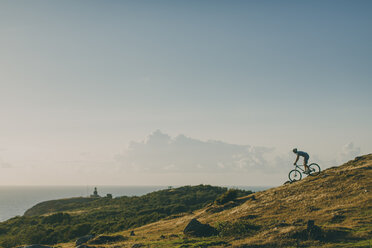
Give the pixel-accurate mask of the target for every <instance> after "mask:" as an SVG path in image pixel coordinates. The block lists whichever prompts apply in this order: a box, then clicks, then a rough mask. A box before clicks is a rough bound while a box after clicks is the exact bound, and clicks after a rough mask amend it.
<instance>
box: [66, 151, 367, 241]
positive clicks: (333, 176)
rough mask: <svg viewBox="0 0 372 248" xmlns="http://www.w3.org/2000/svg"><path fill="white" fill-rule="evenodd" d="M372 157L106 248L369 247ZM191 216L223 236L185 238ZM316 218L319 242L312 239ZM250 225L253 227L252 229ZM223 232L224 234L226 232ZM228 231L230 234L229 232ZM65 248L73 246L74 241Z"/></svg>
mask: <svg viewBox="0 0 372 248" xmlns="http://www.w3.org/2000/svg"><path fill="white" fill-rule="evenodd" d="M371 169H372V154H369V155H365V156H361V157H357V158H355V159H354V160H352V161H349V162H347V163H345V164H344V165H342V166H339V167H333V168H329V169H327V170H325V171H323V172H322V173H321V174H320V175H319V176H317V177H307V178H305V179H303V180H301V181H299V182H295V183H292V184H287V185H283V186H280V187H277V188H272V189H269V190H266V191H263V192H257V193H255V194H252V195H249V196H247V197H243V198H240V199H238V201H236V202H235V203H231V202H230V203H228V204H226V205H224V206H217V205H210V206H208V207H206V208H203V209H201V210H197V211H194V212H193V213H192V214H187V215H185V216H182V217H179V218H174V219H167V220H161V221H158V222H155V223H152V224H149V225H145V226H142V227H139V228H137V229H134V232H135V233H136V236H134V237H129V231H124V232H120V233H119V234H121V235H124V236H128V240H126V241H124V242H118V243H112V244H110V245H106V246H105V247H132V246H133V245H134V244H142V245H144V247H226V246H230V247H370V245H371V244H372V197H371V190H372V180H371V179H372V170H371ZM193 218H197V219H198V220H199V221H200V222H202V223H208V224H210V225H212V226H215V227H218V228H219V230H220V231H224V232H221V233H224V234H222V235H220V236H214V237H209V238H192V237H185V236H184V235H183V233H182V231H183V229H184V228H185V226H186V225H187V224H188V223H189V221H190V220H191V219H193ZM309 220H314V221H315V225H317V226H319V227H320V229H321V234H322V235H321V238H309V237H308V236H306V235H304V233H306V228H307V222H308V221H309ZM250 227H255V228H252V229H249V228H250ZM224 228H225V230H224ZM226 229H228V230H226ZM61 246H62V247H74V245H73V244H72V243H68V244H61Z"/></svg>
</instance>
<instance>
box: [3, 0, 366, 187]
mask: <svg viewBox="0 0 372 248" xmlns="http://www.w3.org/2000/svg"><path fill="white" fill-rule="evenodd" d="M371 10H372V2H371V1H327V0H326V1H308V2H304V1H289V0H284V1H269V0H267V1H233V2H231V1H208V0H207V1H193V0H191V1H176V2H175V1H167V0H164V1H89V2H86V1H41V0H36V1H1V2H0V28H1V30H2V34H1V39H0V54H1V56H0V114H1V121H0V185H164V186H165V185H179V186H182V185H195V184H212V185H250V186H260V185H267V186H276V185H280V184H282V183H284V182H285V181H286V180H287V174H288V172H289V170H290V169H292V167H293V162H294V160H295V156H294V154H293V153H292V149H293V148H294V147H297V148H298V149H299V150H304V151H306V152H308V153H309V154H310V162H318V163H319V164H320V165H321V167H322V168H323V169H325V168H328V167H331V166H335V165H341V164H342V163H344V162H347V161H348V160H350V159H352V158H354V157H355V156H358V155H362V154H368V153H371V152H372V142H371V140H372V132H371V131H370V127H371V126H372V111H371V106H372V98H371V96H370V95H371V93H370V92H372V83H371V78H372V70H371V68H372V53H371V52H372V49H371V46H370V44H372V31H371V28H370V27H371V24H372V15H371ZM301 162H302V161H301Z"/></svg>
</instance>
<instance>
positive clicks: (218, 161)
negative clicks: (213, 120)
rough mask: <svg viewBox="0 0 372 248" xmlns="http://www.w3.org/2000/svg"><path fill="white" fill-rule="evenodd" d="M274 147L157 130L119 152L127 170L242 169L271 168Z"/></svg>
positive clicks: (217, 171) (119, 159)
mask: <svg viewBox="0 0 372 248" xmlns="http://www.w3.org/2000/svg"><path fill="white" fill-rule="evenodd" d="M273 150H274V149H273V148H268V147H258V146H249V145H236V144H229V143H225V142H222V141H214V140H209V141H201V140H197V139H193V138H189V137H186V136H184V135H179V136H177V137H174V138H172V137H171V136H169V135H168V134H165V133H162V132H161V131H159V130H158V131H155V132H154V133H152V134H151V135H150V136H148V138H147V139H146V140H145V141H143V142H131V143H130V144H129V146H128V149H127V150H126V151H124V152H123V153H122V154H118V155H117V156H116V161H117V162H118V163H119V164H120V165H121V166H123V167H124V168H125V169H126V170H130V171H136V172H163V173H164V172H210V173H214V172H216V173H223V172H240V171H253V170H260V171H261V170H265V171H271V170H272V168H271V167H270V166H269V163H268V162H267V158H266V156H268V155H270V154H271V153H272V152H273Z"/></svg>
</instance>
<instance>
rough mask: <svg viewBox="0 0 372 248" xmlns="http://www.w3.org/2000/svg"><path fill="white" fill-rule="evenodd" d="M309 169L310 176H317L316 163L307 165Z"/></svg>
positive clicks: (317, 167)
mask: <svg viewBox="0 0 372 248" xmlns="http://www.w3.org/2000/svg"><path fill="white" fill-rule="evenodd" d="M309 170H310V174H309V175H310V176H317V175H319V174H320V167H319V165H318V164H316V163H312V164H310V165H309Z"/></svg>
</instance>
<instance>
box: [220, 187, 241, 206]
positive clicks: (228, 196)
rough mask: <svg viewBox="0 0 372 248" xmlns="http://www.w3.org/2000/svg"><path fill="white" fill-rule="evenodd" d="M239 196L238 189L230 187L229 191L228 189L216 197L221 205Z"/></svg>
mask: <svg viewBox="0 0 372 248" xmlns="http://www.w3.org/2000/svg"><path fill="white" fill-rule="evenodd" d="M237 196H238V190H236V189H229V190H228V191H226V192H225V193H223V194H222V195H220V196H219V197H218V198H217V199H216V203H217V204H219V205H222V204H225V203H227V202H229V201H233V200H235V199H236V197H237Z"/></svg>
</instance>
